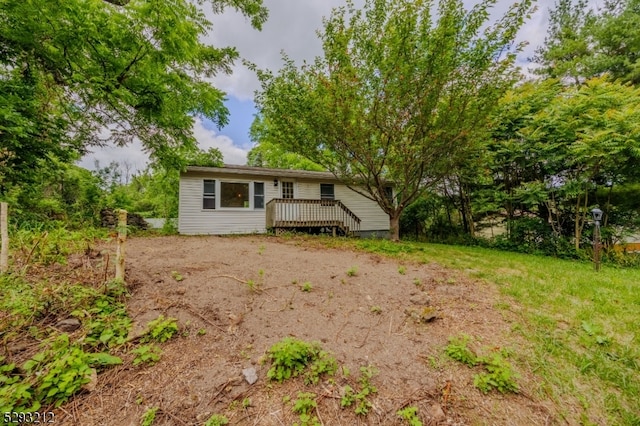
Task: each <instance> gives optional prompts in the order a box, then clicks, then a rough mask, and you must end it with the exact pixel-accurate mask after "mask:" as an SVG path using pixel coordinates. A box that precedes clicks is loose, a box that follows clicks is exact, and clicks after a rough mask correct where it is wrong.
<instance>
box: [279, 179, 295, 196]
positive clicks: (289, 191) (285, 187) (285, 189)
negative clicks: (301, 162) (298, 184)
mask: <svg viewBox="0 0 640 426" xmlns="http://www.w3.org/2000/svg"><path fill="white" fill-rule="evenodd" d="M282 198H289V199H291V198H293V182H286V181H285V182H282Z"/></svg>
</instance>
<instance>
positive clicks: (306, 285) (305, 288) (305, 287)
mask: <svg viewBox="0 0 640 426" xmlns="http://www.w3.org/2000/svg"><path fill="white" fill-rule="evenodd" d="M300 290H302V291H304V292H306V293H309V292H310V291H311V290H313V285H312V284H311V283H310V282H309V281H305V282H303V283H302V285H300Z"/></svg>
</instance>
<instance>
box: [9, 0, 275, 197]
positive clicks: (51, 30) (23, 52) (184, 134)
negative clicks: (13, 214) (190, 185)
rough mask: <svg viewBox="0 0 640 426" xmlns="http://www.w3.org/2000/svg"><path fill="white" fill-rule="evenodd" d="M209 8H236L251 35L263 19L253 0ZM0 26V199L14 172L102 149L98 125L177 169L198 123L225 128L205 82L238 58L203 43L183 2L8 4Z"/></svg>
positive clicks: (42, 0)
mask: <svg viewBox="0 0 640 426" xmlns="http://www.w3.org/2000/svg"><path fill="white" fill-rule="evenodd" d="M210 3H212V4H213V11H214V13H219V12H221V11H222V10H223V9H224V8H225V7H229V6H230V7H233V8H234V9H236V10H238V11H239V12H241V13H243V14H245V15H246V16H247V17H248V18H250V19H251V22H252V24H253V25H254V26H255V27H258V28H259V27H260V25H261V24H262V22H264V20H265V19H266V15H267V12H266V9H265V8H264V7H263V6H262V2H261V1H260V0H239V1H227V0H225V1H212V2H210ZM116 4H117V5H116ZM42 16H46V17H47V19H46V20H43V19H40V17H42ZM0 21H1V22H3V27H4V28H5V29H6V30H5V31H4V32H3V37H2V42H1V50H2V51H3V55H2V56H1V57H0V75H1V76H2V78H0V81H1V82H2V83H1V84H0V90H1V92H0V94H1V95H2V96H0V113H1V115H2V116H3V117H6V120H7V126H4V124H3V127H5V129H6V130H5V131H3V133H2V136H1V137H2V143H1V144H0V145H1V146H2V147H3V151H2V153H0V164H1V165H2V167H0V170H2V173H1V175H2V176H1V177H0V194H3V193H4V189H5V186H4V182H3V181H8V180H10V183H13V182H14V181H15V182H19V180H18V179H19V178H20V177H21V176H22V175H24V174H25V173H22V174H19V173H13V172H14V171H16V170H17V169H18V168H20V169H22V170H25V171H26V170H28V169H29V168H30V169H31V170H32V171H33V170H36V169H37V168H38V166H39V165H41V164H43V163H40V160H41V159H42V160H44V159H47V158H55V157H59V158H62V159H63V160H65V161H73V160H75V158H70V157H72V156H73V155H74V154H76V153H81V152H84V151H85V150H86V149H87V148H89V147H90V146H91V145H92V144H95V143H102V142H103V138H104V135H101V132H104V129H105V128H107V129H109V130H110V135H109V136H110V137H109V139H110V140H111V141H113V142H114V143H116V144H120V145H122V144H127V143H129V142H131V141H132V140H134V139H138V140H140V141H141V142H142V144H143V146H144V148H145V149H146V150H148V151H149V152H150V154H151V156H152V158H153V159H159V160H161V161H162V162H163V163H164V164H167V165H170V164H173V165H174V166H175V165H176V156H175V155H174V154H175V153H176V152H177V151H179V149H182V147H185V148H187V149H188V148H193V147H195V145H196V141H195V138H194V137H193V132H192V128H193V124H194V121H195V120H196V118H197V117H198V116H204V117H207V118H209V119H211V120H212V121H214V122H215V123H217V124H218V125H222V124H224V123H225V122H226V118H227V110H226V108H225V107H224V103H223V101H224V94H223V93H222V92H221V91H220V90H218V89H216V88H214V87H213V86H212V85H211V84H209V83H206V82H205V80H206V79H207V78H209V77H211V76H212V75H214V74H216V73H220V72H227V73H228V72H230V69H231V65H232V64H233V61H234V60H235V59H236V58H237V57H238V53H237V51H236V50H235V49H233V48H228V47H227V48H215V47H213V46H209V45H206V44H204V43H202V42H201V37H202V36H203V35H204V34H206V33H207V32H208V31H209V30H210V29H211V28H212V24H211V22H209V21H208V19H207V18H206V16H205V14H204V13H203V12H202V11H201V10H200V9H199V8H198V7H196V6H195V5H194V4H192V3H190V2H187V1H184V0H176V1H172V2H151V3H149V2H136V1H122V2H119V1H114V2H108V1H93V2H89V3H87V2H86V1H81V0H69V1H67V2H65V7H62V8H61V7H58V5H57V4H54V3H52V2H49V1H46V0H36V1H33V2H28V3H25V2H22V1H18V0H7V1H4V2H3V7H2V9H0ZM149 34H153V37H149ZM185 70H188V72H185ZM101 136H102V137H101ZM5 142H8V143H5ZM5 151H6V152H5ZM4 163H8V165H7V164H4ZM7 169H8V170H9V171H10V172H11V173H8V174H5V173H4V172H5V170H7ZM26 173H27V174H28V172H26Z"/></svg>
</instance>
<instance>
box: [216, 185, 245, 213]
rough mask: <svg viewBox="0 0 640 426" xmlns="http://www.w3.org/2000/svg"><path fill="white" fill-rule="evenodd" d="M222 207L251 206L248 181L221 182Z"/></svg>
mask: <svg viewBox="0 0 640 426" xmlns="http://www.w3.org/2000/svg"><path fill="white" fill-rule="evenodd" d="M220 208H244V209H248V208H249V183H248V182H220Z"/></svg>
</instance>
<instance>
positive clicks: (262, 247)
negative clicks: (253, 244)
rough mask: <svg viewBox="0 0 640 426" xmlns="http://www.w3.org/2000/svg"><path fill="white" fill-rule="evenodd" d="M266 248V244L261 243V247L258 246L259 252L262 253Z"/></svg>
mask: <svg viewBox="0 0 640 426" xmlns="http://www.w3.org/2000/svg"><path fill="white" fill-rule="evenodd" d="M265 248H266V247H265V246H264V244H260V247H258V254H262V253H264V249H265Z"/></svg>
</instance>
